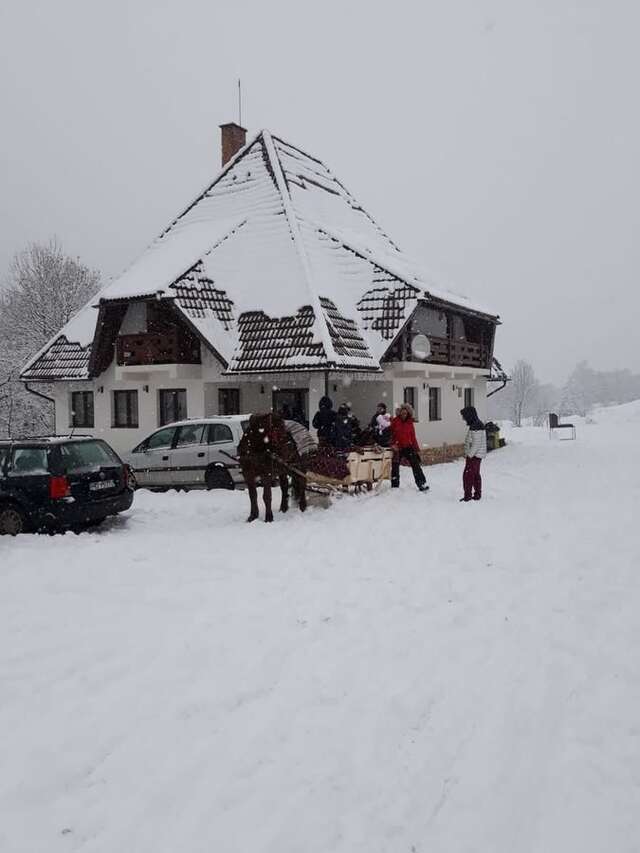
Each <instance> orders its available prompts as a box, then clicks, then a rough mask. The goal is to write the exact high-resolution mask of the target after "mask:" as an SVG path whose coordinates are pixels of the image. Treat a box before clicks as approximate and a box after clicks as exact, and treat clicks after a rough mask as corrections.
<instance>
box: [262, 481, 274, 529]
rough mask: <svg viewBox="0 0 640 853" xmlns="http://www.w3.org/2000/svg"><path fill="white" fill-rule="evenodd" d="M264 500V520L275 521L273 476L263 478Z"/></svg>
mask: <svg viewBox="0 0 640 853" xmlns="http://www.w3.org/2000/svg"><path fill="white" fill-rule="evenodd" d="M262 500H263V501H264V520H265V521H273V512H272V510H271V477H265V478H264V479H263V480H262Z"/></svg>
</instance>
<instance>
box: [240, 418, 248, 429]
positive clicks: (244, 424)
mask: <svg viewBox="0 0 640 853" xmlns="http://www.w3.org/2000/svg"><path fill="white" fill-rule="evenodd" d="M240 426H241V427H242V432H246V431H247V429H248V428H249V421H240Z"/></svg>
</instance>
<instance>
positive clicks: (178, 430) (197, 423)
mask: <svg viewBox="0 0 640 853" xmlns="http://www.w3.org/2000/svg"><path fill="white" fill-rule="evenodd" d="M207 427H208V424H206V423H204V422H203V421H194V422H193V423H190V424H182V425H181V426H179V427H176V434H175V436H174V437H173V445H172V447H173V448H174V449H175V450H180V449H182V448H184V447H196V446H199V445H200V444H204V436H205V432H207V433H208V430H207ZM194 428H195V429H199V430H200V438H199V439H198V440H197V441H189V442H185V443H184V444H181V443H180V436H181V434H182V431H183V430H187V429H194Z"/></svg>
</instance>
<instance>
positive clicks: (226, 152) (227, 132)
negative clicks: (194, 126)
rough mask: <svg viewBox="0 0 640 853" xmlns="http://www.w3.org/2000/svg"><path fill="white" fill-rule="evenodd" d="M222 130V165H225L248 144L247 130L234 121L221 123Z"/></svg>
mask: <svg viewBox="0 0 640 853" xmlns="http://www.w3.org/2000/svg"><path fill="white" fill-rule="evenodd" d="M220 130H221V131H222V165H223V166H224V165H225V164H226V163H228V162H229V160H231V158H232V157H233V156H234V154H237V153H238V151H239V150H240V149H241V148H242V147H243V146H244V145H245V144H246V142H247V131H246V130H245V129H244V127H240V125H239V124H236V123H235V122H233V121H230V122H229V123H228V124H221V125H220Z"/></svg>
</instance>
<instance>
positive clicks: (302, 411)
mask: <svg viewBox="0 0 640 853" xmlns="http://www.w3.org/2000/svg"><path fill="white" fill-rule="evenodd" d="M308 397H309V392H308V390H307V389H306V388H281V389H279V390H278V391H274V392H273V394H272V396H271V406H272V409H273V411H274V412H278V413H279V414H281V415H282V417H283V418H286V419H287V420H294V421H298V423H301V424H303V425H304V426H308V425H309V422H308V420H307V412H308V410H309V401H308Z"/></svg>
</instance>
